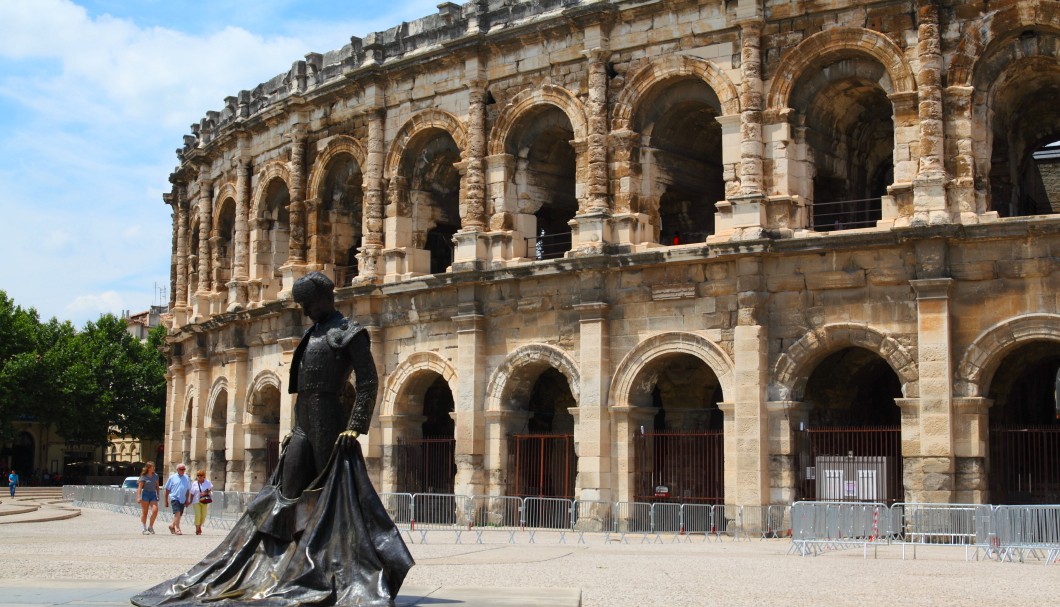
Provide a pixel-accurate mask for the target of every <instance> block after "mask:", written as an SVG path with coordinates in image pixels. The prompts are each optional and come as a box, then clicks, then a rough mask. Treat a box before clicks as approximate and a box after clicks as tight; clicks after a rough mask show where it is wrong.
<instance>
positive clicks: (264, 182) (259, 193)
mask: <svg viewBox="0 0 1060 607" xmlns="http://www.w3.org/2000/svg"><path fill="white" fill-rule="evenodd" d="M276 178H279V179H281V180H282V181H283V182H284V184H286V185H287V188H288V189H290V187H291V171H290V170H289V169H288V168H287V164H286V163H283V162H280V161H278V160H274V161H272V162H270V163H268V164H266V165H265V168H264V169H262V171H261V173H259V174H258V184H257V187H255V188H254V202H253V204H252V205H251V211H250V217H251V219H253V218H256V217H257V216H258V215H259V214H260V213H261V204H262V201H263V200H264V199H265V194H266V193H267V192H268V189H269V183H271V182H272V180H273V179H276Z"/></svg>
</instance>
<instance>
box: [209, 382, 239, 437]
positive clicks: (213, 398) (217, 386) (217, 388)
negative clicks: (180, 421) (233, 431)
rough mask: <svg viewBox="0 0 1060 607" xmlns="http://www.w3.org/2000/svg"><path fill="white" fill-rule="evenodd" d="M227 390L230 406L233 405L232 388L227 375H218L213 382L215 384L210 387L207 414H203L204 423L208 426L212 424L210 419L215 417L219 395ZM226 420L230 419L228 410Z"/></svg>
mask: <svg viewBox="0 0 1060 607" xmlns="http://www.w3.org/2000/svg"><path fill="white" fill-rule="evenodd" d="M222 391H225V392H227V393H228V406H229V407H231V406H232V404H233V403H232V400H231V398H232V390H231V388H229V386H228V378H227V377H218V378H217V379H216V380H214V382H213V386H212V387H211V388H210V396H209V397H208V398H207V401H206V402H207V403H208V404H207V406H206V415H204V416H203V423H204V424H205V425H207V426H209V425H210V421H211V420H212V419H213V415H214V407H215V406H216V405H217V397H219V396H220V395H221V392H222ZM225 420H226V421H227V420H228V411H225Z"/></svg>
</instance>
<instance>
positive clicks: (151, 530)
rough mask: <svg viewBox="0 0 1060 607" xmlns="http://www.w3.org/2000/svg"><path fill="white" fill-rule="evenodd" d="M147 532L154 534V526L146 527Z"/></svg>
mask: <svg viewBox="0 0 1060 607" xmlns="http://www.w3.org/2000/svg"><path fill="white" fill-rule="evenodd" d="M147 533H149V534H151V535H154V534H155V528H154V527H148V528H147Z"/></svg>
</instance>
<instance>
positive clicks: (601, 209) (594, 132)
mask: <svg viewBox="0 0 1060 607" xmlns="http://www.w3.org/2000/svg"><path fill="white" fill-rule="evenodd" d="M584 54H585V55H586V56H587V57H588V58H589V83H588V84H589V86H588V99H587V101H586V109H587V112H586V114H587V118H588V136H587V137H586V139H585V142H584V145H578V143H576V144H575V150H576V151H577V152H579V153H581V154H584V155H585V159H584V161H582V162H579V163H578V165H579V169H582V167H584V169H582V170H584V171H585V174H584V176H583V177H580V178H579V180H578V181H579V182H580V183H584V184H585V192H584V194H583V195H582V196H579V199H578V214H577V216H575V218H574V220H573V221H572V222H571V225H572V229H571V251H570V255H573V256H577V255H599V254H601V253H603V252H604V251H605V247H606V245H607V244H608V243H610V242H611V241H612V240H613V238H612V235H611V221H610V220H611V208H610V206H609V203H608V197H607V189H608V188H607V186H608V176H607V133H608V128H607V58H608V57H609V56H610V52H608V51H607V50H605V49H602V48H593V49H591V50H588V51H585V53H584ZM579 143H580V142H579ZM579 148H580V149H579Z"/></svg>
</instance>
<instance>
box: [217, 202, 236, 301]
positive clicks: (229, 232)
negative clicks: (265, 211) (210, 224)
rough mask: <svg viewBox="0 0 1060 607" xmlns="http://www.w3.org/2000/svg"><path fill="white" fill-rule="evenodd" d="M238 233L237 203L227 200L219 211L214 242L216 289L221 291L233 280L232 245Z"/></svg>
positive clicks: (222, 203)
mask: <svg viewBox="0 0 1060 607" xmlns="http://www.w3.org/2000/svg"><path fill="white" fill-rule="evenodd" d="M235 231H236V201H234V200H232V199H231V198H225V199H224V200H223V201H222V202H221V206H220V208H219V209H218V211H217V239H216V240H215V241H214V243H215V244H214V252H213V255H214V259H215V263H214V266H213V271H214V280H213V284H214V288H215V289H217V290H221V289H223V288H224V287H225V285H226V284H228V281H230V280H232V256H233V250H232V243H233V242H234V240H235Z"/></svg>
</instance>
